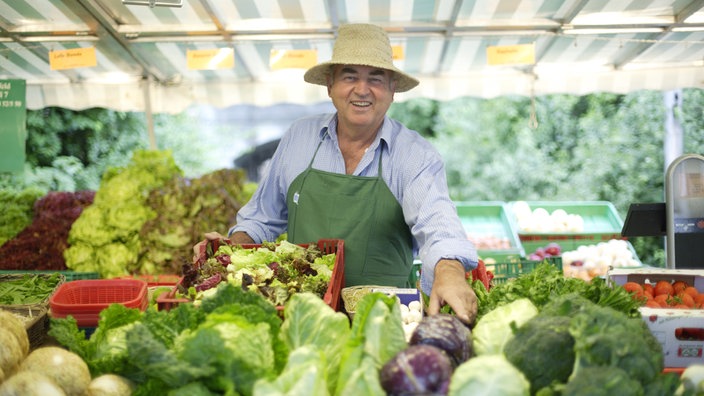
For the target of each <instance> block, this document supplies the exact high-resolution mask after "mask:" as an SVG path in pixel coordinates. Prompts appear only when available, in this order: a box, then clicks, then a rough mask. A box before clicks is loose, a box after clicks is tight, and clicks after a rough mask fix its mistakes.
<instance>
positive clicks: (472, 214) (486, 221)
mask: <svg viewBox="0 0 704 396" xmlns="http://www.w3.org/2000/svg"><path fill="white" fill-rule="evenodd" d="M455 206H456V207H457V215H458V216H459V218H460V221H461V222H462V226H463V227H464V229H465V231H466V232H467V236H468V237H469V236H470V235H477V236H483V237H496V238H501V239H506V240H508V243H509V245H508V247H507V248H504V249H500V248H481V247H480V246H478V247H477V254H478V255H479V257H480V258H482V259H483V260H485V261H491V260H489V259H493V260H494V261H506V260H510V259H514V258H520V257H521V256H523V255H524V250H523V246H522V245H521V241H520V240H519V238H518V233H517V232H516V228H515V225H514V222H513V221H511V219H510V218H509V213H508V210H507V208H506V204H505V203H504V202H500V201H482V202H456V203H455Z"/></svg>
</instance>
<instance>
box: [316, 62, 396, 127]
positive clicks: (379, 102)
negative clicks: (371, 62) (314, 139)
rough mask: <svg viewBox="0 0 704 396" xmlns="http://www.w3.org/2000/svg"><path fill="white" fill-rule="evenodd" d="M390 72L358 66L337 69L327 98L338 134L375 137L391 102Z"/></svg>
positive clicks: (391, 74)
mask: <svg viewBox="0 0 704 396" xmlns="http://www.w3.org/2000/svg"><path fill="white" fill-rule="evenodd" d="M395 84H396V82H395V80H394V79H393V72H391V71H389V70H385V69H380V68H376V67H369V66H359V65H337V66H335V67H334V68H333V73H332V78H331V80H330V82H329V84H328V96H330V98H331V99H332V103H333V104H334V105H335V108H336V109H337V113H338V114H337V115H338V129H339V132H343V133H344V132H346V131H358V133H359V132H367V133H376V131H377V130H378V129H379V127H381V124H382V122H383V121H384V116H385V115H386V111H387V110H388V109H389V106H391V103H392V102H393V100H394V89H395Z"/></svg>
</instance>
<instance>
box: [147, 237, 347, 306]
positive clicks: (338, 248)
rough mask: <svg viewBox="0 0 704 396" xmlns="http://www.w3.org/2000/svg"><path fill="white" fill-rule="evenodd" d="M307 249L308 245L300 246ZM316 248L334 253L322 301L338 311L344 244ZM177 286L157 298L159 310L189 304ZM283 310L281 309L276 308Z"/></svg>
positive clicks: (253, 246)
mask: <svg viewBox="0 0 704 396" xmlns="http://www.w3.org/2000/svg"><path fill="white" fill-rule="evenodd" d="M241 246H242V248H244V249H256V248H259V247H261V244H242V245H241ZM300 246H303V247H304V248H307V247H308V246H309V244H307V243H304V244H300ZM318 248H319V249H320V250H321V251H322V252H323V253H325V254H332V253H335V266H334V268H333V270H332V276H331V277H330V284H329V285H328V289H327V290H326V291H325V295H324V296H323V301H325V303H326V304H327V305H329V306H330V307H331V308H332V309H334V310H335V311H339V310H340V307H341V297H340V293H341V291H342V288H343V287H344V286H345V242H344V241H343V240H342V239H320V240H318ZM177 291H178V286H176V287H174V288H173V289H171V291H169V292H165V293H162V294H161V295H160V296H157V298H156V302H157V307H158V309H159V310H168V309H171V308H173V307H175V306H176V305H178V304H180V303H188V302H191V301H190V300H189V299H187V298H177V297H176V292H177ZM277 308H279V309H283V307H277Z"/></svg>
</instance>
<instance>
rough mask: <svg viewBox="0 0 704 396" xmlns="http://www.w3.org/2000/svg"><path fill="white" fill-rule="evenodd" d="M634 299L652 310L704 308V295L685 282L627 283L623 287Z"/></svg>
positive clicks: (662, 280)
mask: <svg viewBox="0 0 704 396" xmlns="http://www.w3.org/2000/svg"><path fill="white" fill-rule="evenodd" d="M618 287H622V288H623V289H624V290H626V291H627V292H629V293H631V295H632V296H633V299H634V300H635V301H637V302H639V303H640V304H642V305H644V306H646V307H650V308H678V309H693V308H694V309H702V308H704V293H701V292H699V290H698V289H697V288H696V287H694V286H692V285H690V284H689V283H687V282H686V281H683V280H677V281H668V280H664V279H661V280H658V281H657V282H644V283H642V284H641V283H637V282H633V281H630V282H626V283H624V284H623V285H621V286H618Z"/></svg>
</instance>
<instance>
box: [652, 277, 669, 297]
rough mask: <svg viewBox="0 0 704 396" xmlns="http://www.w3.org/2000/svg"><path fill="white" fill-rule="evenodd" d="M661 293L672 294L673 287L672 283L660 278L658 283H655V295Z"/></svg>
mask: <svg viewBox="0 0 704 396" xmlns="http://www.w3.org/2000/svg"><path fill="white" fill-rule="evenodd" d="M662 294H666V295H670V296H671V295H673V294H674V288H673V287H672V284H671V283H670V282H668V281H666V280H660V281H658V283H656V284H655V294H654V295H655V296H656V297H657V296H659V295H662Z"/></svg>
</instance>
